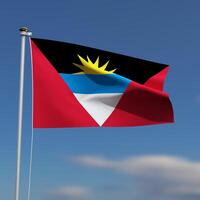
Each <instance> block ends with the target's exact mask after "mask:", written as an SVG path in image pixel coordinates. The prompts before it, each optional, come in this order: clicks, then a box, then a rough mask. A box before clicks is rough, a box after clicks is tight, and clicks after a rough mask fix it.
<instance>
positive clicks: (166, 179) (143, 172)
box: [73, 155, 200, 199]
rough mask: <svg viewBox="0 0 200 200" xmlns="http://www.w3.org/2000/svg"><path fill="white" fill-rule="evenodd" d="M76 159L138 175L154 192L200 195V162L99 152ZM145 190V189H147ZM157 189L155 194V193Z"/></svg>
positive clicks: (84, 162) (144, 186)
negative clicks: (114, 157)
mask: <svg viewBox="0 0 200 200" xmlns="http://www.w3.org/2000/svg"><path fill="white" fill-rule="evenodd" d="M73 161H74V162H76V163H78V164H81V165H85V166H90V167H95V168H104V169H110V170H112V171H116V172H121V173H126V174H129V175H132V176H135V177H137V181H138V184H139V185H140V187H141V189H142V190H145V192H146V193H151V195H154V196H155V195H157V194H161V196H162V197H164V196H176V198H177V199H178V197H180V196H184V199H185V198H186V196H187V195H188V199H189V197H190V196H191V195H193V196H198V198H200V162H192V161H189V160H186V159H182V158H178V157H170V156H153V155H152V156H140V157H129V158H126V159H121V160H110V159H105V158H102V157H96V156H77V157H73ZM143 192H144V191H143ZM152 193H153V194H152Z"/></svg>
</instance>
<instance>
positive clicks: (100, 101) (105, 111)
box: [74, 93, 122, 126]
mask: <svg viewBox="0 0 200 200" xmlns="http://www.w3.org/2000/svg"><path fill="white" fill-rule="evenodd" d="M74 95H75V97H76V98H77V100H78V101H79V103H80V104H81V105H82V106H83V107H84V108H85V110H86V111H87V112H88V113H89V114H90V115H91V117H92V118H93V119H94V120H95V121H96V122H97V123H98V124H99V125H100V126H102V125H103V123H104V122H105V121H106V120H107V119H108V117H109V116H110V115H111V114H112V112H113V111H114V109H115V107H116V105H117V104H118V102H119V100H120V98H121V96H122V93H100V94H78V93H74Z"/></svg>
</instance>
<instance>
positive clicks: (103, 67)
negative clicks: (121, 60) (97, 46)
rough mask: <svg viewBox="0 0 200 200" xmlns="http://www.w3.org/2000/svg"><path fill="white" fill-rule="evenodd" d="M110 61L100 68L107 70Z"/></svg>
mask: <svg viewBox="0 0 200 200" xmlns="http://www.w3.org/2000/svg"><path fill="white" fill-rule="evenodd" d="M109 62H110V61H108V62H106V63H105V64H104V65H103V66H102V67H99V69H102V70H105V69H106V67H107V66H108V63H109Z"/></svg>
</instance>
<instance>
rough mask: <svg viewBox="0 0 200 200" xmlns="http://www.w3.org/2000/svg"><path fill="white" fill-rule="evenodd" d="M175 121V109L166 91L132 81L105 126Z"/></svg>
mask: <svg viewBox="0 0 200 200" xmlns="http://www.w3.org/2000/svg"><path fill="white" fill-rule="evenodd" d="M173 121H174V117H173V109H172V105H171V102H170V100H169V98H168V95H167V94H166V93H164V92H160V91H158V90H155V89H152V88H148V87H146V86H144V85H140V84H138V83H135V82H131V83H130V85H129V86H128V88H127V90H126V91H125V93H124V94H123V96H122V98H121V100H120V101H119V103H118V105H117V107H116V108H115V110H114V111H113V113H112V115H111V116H110V117H109V118H108V119H107V121H106V122H105V123H104V124H103V126H142V125H151V124H152V125H153V124H161V123H170V122H173Z"/></svg>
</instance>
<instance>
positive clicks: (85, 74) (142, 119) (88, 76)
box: [31, 38, 174, 128]
mask: <svg viewBox="0 0 200 200" xmlns="http://www.w3.org/2000/svg"><path fill="white" fill-rule="evenodd" d="M31 48H32V61H33V126H34V128H61V127H99V126H103V127H119V126H141V125H151V124H161V123H170V122H173V121H174V119H173V110H172V105H171V103H170V100H169V97H168V94H167V93H165V92H164V91H163V85H164V80H165V77H166V74H167V71H168V68H169V66H168V65H165V64H159V63H155V62H151V61H146V60H141V59H138V58H133V57H129V56H125V55H120V54H116V53H111V52H108V51H103V50H99V49H94V48H90V47H85V46H80V45H76V44H70V43H64V42H58V41H51V40H44V39H36V38H32V39H31Z"/></svg>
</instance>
